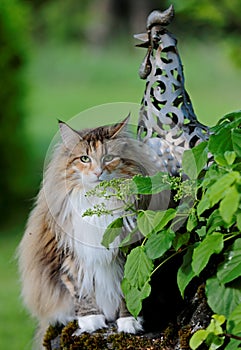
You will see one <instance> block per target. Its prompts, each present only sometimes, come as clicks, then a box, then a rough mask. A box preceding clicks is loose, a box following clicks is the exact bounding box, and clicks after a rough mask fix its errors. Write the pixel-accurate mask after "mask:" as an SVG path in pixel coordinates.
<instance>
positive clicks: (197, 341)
mask: <svg viewBox="0 0 241 350" xmlns="http://www.w3.org/2000/svg"><path fill="white" fill-rule="evenodd" d="M207 336H208V332H207V331H206V330H205V329H199V330H198V331H196V332H195V333H194V334H193V336H192V337H191V339H190V341H189V345H190V348H191V349H192V350H196V349H197V348H198V347H199V346H200V345H201V344H202V343H203V342H204V341H205V340H206V338H207Z"/></svg>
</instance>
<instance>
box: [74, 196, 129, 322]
mask: <svg viewBox="0 0 241 350" xmlns="http://www.w3.org/2000/svg"><path fill="white" fill-rule="evenodd" d="M94 204H96V202H95V203H94ZM90 205H91V204H90V201H89V200H88V199H86V198H85V197H84V196H83V197H82V196H81V198H78V197H76V196H72V198H71V206H69V207H71V209H72V210H71V211H72V213H71V218H72V219H71V221H72V225H71V226H72V230H71V232H68V233H67V235H68V238H67V239H68V242H69V245H70V246H71V248H72V249H73V250H74V252H75V256H77V258H78V266H79V271H78V285H79V294H80V298H81V297H83V296H86V295H91V296H92V297H94V298H95V300H96V304H97V305H98V307H99V309H100V310H101V312H103V313H104V315H105V317H106V318H107V319H109V320H113V319H114V318H115V316H116V312H117V310H118V308H119V305H120V301H121V298H122V292H121V287H120V283H121V280H122V275H123V262H122V259H121V257H120V256H119V254H118V247H117V245H118V242H117V241H118V239H117V241H115V242H114V245H113V248H110V249H109V250H108V249H106V248H105V247H104V246H103V245H102V244H101V241H102V237H103V234H104V232H105V230H106V228H107V226H108V225H109V224H110V223H111V222H112V221H113V220H114V219H115V218H116V217H118V216H119V215H118V216H112V215H103V216H100V217H98V216H97V215H94V216H90V217H83V216H82V215H83V213H84V212H85V210H86V209H88V208H89V207H90ZM92 205H93V203H92Z"/></svg>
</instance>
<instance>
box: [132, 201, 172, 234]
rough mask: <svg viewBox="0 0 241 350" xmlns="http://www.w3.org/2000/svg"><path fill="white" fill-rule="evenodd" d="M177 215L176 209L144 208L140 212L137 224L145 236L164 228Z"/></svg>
mask: <svg viewBox="0 0 241 350" xmlns="http://www.w3.org/2000/svg"><path fill="white" fill-rule="evenodd" d="M175 215H176V210H175V209H172V208H170V209H168V210H166V211H153V210H144V211H141V212H140V213H139V214H138V217H137V226H138V228H139V230H140V231H141V233H142V234H143V235H144V236H147V235H149V234H151V233H155V232H158V231H160V230H162V229H163V228H164V227H165V226H166V225H167V224H168V222H169V221H170V220H172V219H173V218H174V217H175Z"/></svg>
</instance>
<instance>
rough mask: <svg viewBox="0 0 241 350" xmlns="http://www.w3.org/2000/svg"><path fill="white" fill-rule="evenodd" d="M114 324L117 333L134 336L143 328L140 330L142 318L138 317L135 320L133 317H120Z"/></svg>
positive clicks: (141, 329)
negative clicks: (115, 324)
mask: <svg viewBox="0 0 241 350" xmlns="http://www.w3.org/2000/svg"><path fill="white" fill-rule="evenodd" d="M116 323H117V330H118V332H125V333H132V334H136V333H138V332H141V331H143V328H142V323H143V319H142V317H138V318H137V319H135V318H134V317H133V316H128V317H120V318H118V320H117V321H116Z"/></svg>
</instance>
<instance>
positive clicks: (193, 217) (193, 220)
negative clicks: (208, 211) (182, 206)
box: [187, 210, 198, 232]
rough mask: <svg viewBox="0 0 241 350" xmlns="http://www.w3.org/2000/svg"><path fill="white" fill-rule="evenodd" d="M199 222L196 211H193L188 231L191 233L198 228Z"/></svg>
mask: <svg viewBox="0 0 241 350" xmlns="http://www.w3.org/2000/svg"><path fill="white" fill-rule="evenodd" d="M197 222H198V221H197V217H196V213H195V210H191V211H190V214H189V217H188V220H187V230H188V231H189V232H191V231H192V230H193V229H194V228H195V227H196V226H197Z"/></svg>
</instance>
